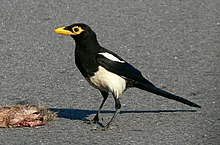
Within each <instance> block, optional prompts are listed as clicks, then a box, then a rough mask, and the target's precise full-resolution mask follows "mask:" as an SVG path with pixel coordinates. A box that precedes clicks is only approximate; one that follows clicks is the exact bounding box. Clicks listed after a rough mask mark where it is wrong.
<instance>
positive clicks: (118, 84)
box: [86, 66, 126, 96]
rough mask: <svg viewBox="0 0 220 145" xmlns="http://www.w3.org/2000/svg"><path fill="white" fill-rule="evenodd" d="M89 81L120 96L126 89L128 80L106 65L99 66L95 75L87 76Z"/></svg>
mask: <svg viewBox="0 0 220 145" xmlns="http://www.w3.org/2000/svg"><path fill="white" fill-rule="evenodd" d="M86 79H87V81H88V82H89V83H90V84H91V85H92V86H93V87H95V88H97V89H100V90H102V91H106V92H111V93H113V94H114V95H116V96H119V95H120V94H121V93H122V92H123V91H124V90H125V89H126V81H125V79H123V78H122V77H120V76H119V75H117V74H114V73H112V72H110V71H108V70H106V69H105V68H104V67H102V66H99V67H98V71H97V72H95V73H94V75H93V76H91V77H87V78H86Z"/></svg>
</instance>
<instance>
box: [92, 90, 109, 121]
mask: <svg viewBox="0 0 220 145" xmlns="http://www.w3.org/2000/svg"><path fill="white" fill-rule="evenodd" d="M101 94H102V97H103V100H102V103H101V105H100V107H99V109H98V111H97V113H96V115H95V117H94V118H93V120H92V121H93V123H97V122H99V113H100V111H101V109H102V107H103V105H104V103H105V101H106V100H107V98H108V92H104V91H101Z"/></svg>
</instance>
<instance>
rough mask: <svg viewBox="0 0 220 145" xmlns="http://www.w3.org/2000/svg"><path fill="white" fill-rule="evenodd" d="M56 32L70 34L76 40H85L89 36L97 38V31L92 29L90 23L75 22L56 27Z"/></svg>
mask: <svg viewBox="0 0 220 145" xmlns="http://www.w3.org/2000/svg"><path fill="white" fill-rule="evenodd" d="M54 32H55V33H57V34H62V35H69V36H71V37H72V38H74V39H75V40H77V39H80V40H83V39H86V38H88V37H95V38H96V36H95V33H94V32H93V31H92V29H91V28H90V27H89V26H88V25H86V24H82V23H75V24H72V25H69V26H66V27H59V28H56V29H55V30H54Z"/></svg>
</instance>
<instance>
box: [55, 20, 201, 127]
mask: <svg viewBox="0 0 220 145" xmlns="http://www.w3.org/2000/svg"><path fill="white" fill-rule="evenodd" d="M54 32H55V33H57V34H63V35H69V36H71V37H72V38H73V39H74V40H75V63H76V66H77V68H78V69H79V71H80V72H81V74H82V75H83V76H84V77H85V79H86V80H87V81H88V82H89V84H90V85H91V86H93V87H94V88H96V89H98V90H99V91H100V92H101V95H102V97H103V100H102V103H101V105H100V107H99V109H98V111H97V113H96V115H95V117H94V118H93V120H92V122H94V123H98V122H99V114H100V111H101V109H102V107H103V105H104V103H105V101H106V99H107V98H108V95H109V93H112V95H113V98H114V101H115V113H114V115H113V116H112V118H111V119H110V121H109V122H108V123H107V125H106V126H104V128H106V129H107V128H109V127H110V125H111V123H112V122H113V120H114V119H115V117H116V116H117V114H118V113H119V112H120V108H121V103H120V100H119V96H120V95H121V94H122V93H123V92H124V91H125V90H126V89H128V88H131V87H136V88H139V89H142V90H145V91H148V92H151V93H154V94H157V95H160V96H163V97H165V98H168V99H172V100H176V101H179V102H181V103H183V104H186V105H189V106H192V107H198V108H200V107H201V106H199V105H197V104H195V103H193V102H191V101H189V100H187V99H184V98H182V97H179V96H177V95H174V94H171V93H169V92H166V91H164V90H162V89H160V88H158V87H156V86H155V85H154V84H152V83H151V82H150V81H148V80H147V79H146V78H144V77H143V76H142V74H141V72H140V71H139V70H138V69H136V68H135V67H134V66H132V65H131V64H129V63H128V62H127V61H125V60H124V59H122V58H121V57H120V56H118V55H117V54H116V53H114V52H112V51H110V50H107V49H105V48H103V47H102V46H101V45H100V44H99V42H98V40H97V37H96V33H95V32H94V31H93V30H92V29H91V28H90V27H89V26H88V25H86V24H83V23H75V24H72V25H70V26H67V27H59V28H56V29H55V30H54Z"/></svg>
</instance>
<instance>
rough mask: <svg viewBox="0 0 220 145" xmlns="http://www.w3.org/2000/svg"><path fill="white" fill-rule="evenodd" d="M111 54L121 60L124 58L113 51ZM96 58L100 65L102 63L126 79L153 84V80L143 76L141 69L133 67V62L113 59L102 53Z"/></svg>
mask: <svg viewBox="0 0 220 145" xmlns="http://www.w3.org/2000/svg"><path fill="white" fill-rule="evenodd" d="M111 54H112V55H113V56H115V57H116V58H118V59H119V60H121V61H122V60H123V59H122V58H120V57H119V56H118V55H116V54H114V53H112V52H111ZM96 60H97V62H98V64H99V65H101V66H102V67H104V68H105V69H107V70H108V71H110V72H113V73H115V74H117V75H119V76H121V77H123V78H125V79H126V80H132V81H137V82H142V83H147V84H150V85H153V84H152V83H151V82H149V81H148V80H146V79H145V78H144V77H143V76H142V74H141V72H140V71H139V70H137V69H136V68H135V67H133V66H132V65H131V64H129V63H127V62H126V61H124V60H123V61H124V62H119V61H112V60H110V59H108V58H106V57H105V56H103V55H101V54H98V55H97V57H96Z"/></svg>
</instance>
